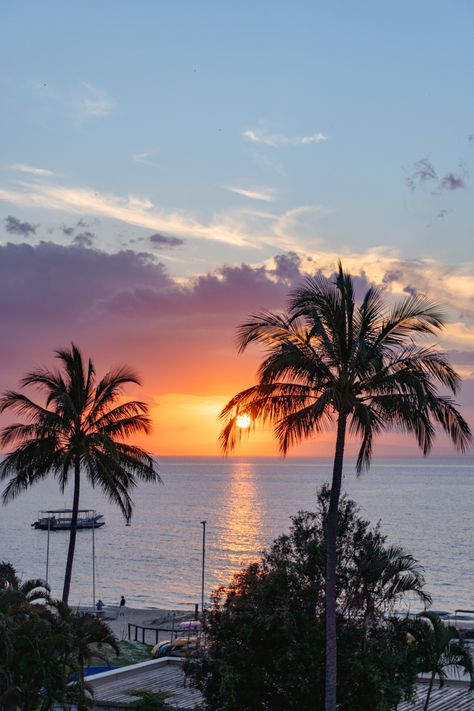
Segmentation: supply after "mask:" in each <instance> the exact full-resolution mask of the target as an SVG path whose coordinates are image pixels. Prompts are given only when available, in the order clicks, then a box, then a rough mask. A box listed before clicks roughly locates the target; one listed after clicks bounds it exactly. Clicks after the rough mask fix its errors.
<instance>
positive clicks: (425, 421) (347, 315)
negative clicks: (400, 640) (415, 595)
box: [221, 264, 471, 711]
mask: <svg viewBox="0 0 474 711" xmlns="http://www.w3.org/2000/svg"><path fill="white" fill-rule="evenodd" d="M442 326H443V315H442V313H441V311H440V309H439V307H438V306H437V305H436V304H434V303H432V302H430V301H429V300H428V299H426V298H425V297H423V296H410V297H407V298H406V299H404V300H402V301H401V302H400V303H398V304H396V305H395V306H394V307H393V308H392V309H390V310H386V308H385V307H384V303H383V300H382V296H381V293H380V292H379V291H378V290H377V289H375V288H370V289H369V290H368V291H367V293H366V294H365V296H364V298H363V299H362V302H361V303H360V305H357V304H356V302H355V297H354V283H353V280H352V278H351V276H350V275H349V274H347V273H345V272H344V270H343V268H342V265H341V264H339V270H338V273H337V275H336V277H335V280H334V281H331V280H330V279H326V278H324V277H323V276H321V275H317V276H315V277H314V278H307V279H306V281H305V283H304V284H303V286H302V287H301V288H299V289H297V290H296V291H295V293H294V294H293V295H292V297H291V300H290V305H289V311H288V313H287V314H276V313H271V312H263V313H260V314H257V315H254V316H252V317H251V320H250V321H248V322H247V323H244V324H243V325H242V326H240V328H239V332H238V333H239V336H238V337H239V345H240V350H241V351H243V350H245V349H246V348H247V346H248V345H250V344H251V343H258V344H260V345H261V346H263V348H264V358H263V361H262V363H261V365H260V369H259V371H258V382H257V384H256V385H254V386H252V387H250V388H248V389H246V390H243V391H241V392H239V393H238V394H237V395H235V396H234V397H233V398H232V399H231V400H230V401H229V402H228V403H227V405H226V406H225V407H224V409H223V410H222V412H221V418H222V419H223V421H224V427H223V430H222V433H221V444H222V447H223V450H224V451H229V450H231V449H232V448H233V447H234V446H235V444H236V443H237V441H238V440H239V439H240V438H241V437H242V436H243V435H244V434H245V433H246V432H248V431H249V429H252V427H251V428H248V429H245V428H242V427H239V424H241V419H240V416H241V415H243V414H246V415H248V416H250V418H251V422H252V423H253V426H255V422H257V421H260V422H262V423H263V424H265V423H267V422H268V423H271V424H272V425H273V426H274V433H275V436H276V438H277V440H278V442H279V446H280V450H281V452H282V454H283V455H285V454H286V453H287V451H288V449H289V447H290V446H292V445H294V444H298V443H299V442H301V441H302V440H304V439H308V438H312V437H317V436H318V435H319V434H320V433H321V432H322V431H323V430H325V429H327V428H329V427H331V426H333V425H334V424H335V426H336V443H335V455H334V464H333V473H332V485H331V501H330V505H329V512H328V517H327V524H326V539H327V546H326V579H325V595H326V659H325V662H326V664H325V693H326V705H325V709H326V711H335V710H336V683H337V637H336V527H337V511H338V504H339V497H340V492H341V481H342V470H343V461H344V447H345V442H346V434H347V432H348V431H349V432H351V433H352V434H353V435H355V436H356V437H359V438H360V439H361V446H360V449H359V454H358V458H357V471H358V472H360V471H361V470H362V469H364V468H367V467H368V466H369V464H370V461H371V458H372V449H373V441H374V438H375V437H376V436H377V435H380V434H381V433H382V432H384V431H385V430H387V429H398V430H401V431H402V432H407V433H410V434H413V435H414V436H415V437H416V440H417V442H418V444H419V446H420V448H421V450H422V451H423V454H425V455H426V454H428V453H429V451H430V450H431V447H432V443H433V439H434V436H435V433H436V430H437V429H442V430H444V431H445V432H446V433H447V435H448V437H450V439H451V440H452V441H453V442H454V444H455V445H456V446H457V447H458V449H459V450H460V451H464V450H465V448H466V446H467V445H468V443H469V442H470V440H471V433H470V430H469V427H468V425H467V423H466V422H465V420H464V419H463V418H462V417H461V415H460V413H459V412H458V410H457V409H456V406H455V403H454V402H453V400H452V398H451V397H449V396H445V395H442V394H441V393H440V388H445V389H446V390H447V391H449V392H451V393H453V394H455V393H456V391H457V389H458V387H459V383H460V379H459V376H458V375H457V374H456V372H455V371H454V370H453V368H452V367H451V366H450V365H449V363H448V361H447V358H446V356H445V354H443V353H441V352H439V351H438V350H436V349H435V348H434V347H430V346H423V345H419V344H417V343H416V342H415V340H414V339H415V338H416V337H417V336H430V335H433V334H435V333H436V332H438V331H439V330H440V329H441V328H442Z"/></svg>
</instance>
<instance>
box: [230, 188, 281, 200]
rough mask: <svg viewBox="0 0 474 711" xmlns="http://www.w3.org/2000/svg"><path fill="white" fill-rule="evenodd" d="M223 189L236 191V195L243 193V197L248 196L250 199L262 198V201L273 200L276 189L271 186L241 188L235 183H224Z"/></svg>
mask: <svg viewBox="0 0 474 711" xmlns="http://www.w3.org/2000/svg"><path fill="white" fill-rule="evenodd" d="M223 187H224V189H225V190H229V191H230V192H231V193H236V194H237V195H243V197H246V198H250V199H251V200H263V201H264V202H273V200H274V199H275V193H276V191H275V190H274V189H273V188H258V189H254V188H242V187H238V186H237V185H224V186H223Z"/></svg>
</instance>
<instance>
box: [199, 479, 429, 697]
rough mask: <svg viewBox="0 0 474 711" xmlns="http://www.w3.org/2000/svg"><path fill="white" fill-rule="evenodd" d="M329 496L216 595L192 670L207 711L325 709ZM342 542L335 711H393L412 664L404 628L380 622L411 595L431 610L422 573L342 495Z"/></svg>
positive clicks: (407, 687)
mask: <svg viewBox="0 0 474 711" xmlns="http://www.w3.org/2000/svg"><path fill="white" fill-rule="evenodd" d="M329 497H330V492H329V489H328V487H327V486H325V487H323V488H322V489H321V491H320V492H319V495H318V506H317V510H316V512H315V513H309V512H300V513H299V514H298V515H297V516H295V517H294V518H293V519H292V526H291V528H290V532H289V534H288V535H284V536H280V537H279V538H278V539H276V541H274V543H273V545H272V546H271V548H270V550H269V551H268V552H266V553H265V554H264V555H263V558H262V559H261V560H260V561H259V562H256V563H254V564H252V565H251V566H249V567H248V568H246V569H244V570H242V571H241V572H239V573H238V574H237V575H236V576H235V577H234V579H233V580H232V582H231V584H230V585H229V586H228V587H227V588H221V589H219V590H218V591H216V593H215V595H214V607H213V611H212V612H211V615H210V619H209V629H208V632H209V635H210V640H211V642H210V645H209V649H208V651H207V653H204V654H203V653H202V652H201V653H198V654H197V655H195V657H194V658H193V659H192V660H191V661H190V662H188V665H189V672H190V673H191V674H192V675H194V676H195V677H196V679H197V681H198V684H199V685H200V687H201V689H202V690H203V693H204V695H205V699H206V702H207V704H208V708H209V711H217V710H218V709H219V710H220V711H237V709H239V710H241V711H251V710H252V711H255V710H256V709H262V710H268V711H274V710H275V711H277V710H281V711H283V710H286V711H293V709H294V710H295V711H296V709H298V710H301V709H306V708H312V709H314V711H317V710H318V709H323V708H324V693H323V692H324V654H325V648H324V638H325V628H324V574H325V535H324V530H325V519H326V516H327V507H328V499H329ZM338 534H339V535H338V548H337V560H338V564H337V601H338V611H339V612H338V620H337V623H338V639H339V645H338V664H339V668H340V675H339V682H338V698H339V701H338V703H339V708H340V709H341V711H346V710H347V711H349V709H351V710H352V711H363V710H364V711H366V709H368V708H370V709H371V711H388V710H389V709H391V708H393V707H394V705H395V704H396V703H398V702H399V701H400V700H401V699H402V698H405V697H409V695H410V693H411V689H412V685H413V681H414V677H415V674H416V659H415V656H414V651H413V648H411V647H410V646H409V645H407V643H406V636H405V628H404V626H403V624H402V623H401V622H399V621H398V620H397V619H393V620H387V619H386V618H385V617H384V613H386V612H387V611H389V610H391V609H393V606H394V605H395V604H397V603H398V602H400V600H401V599H402V598H403V597H404V596H405V595H406V594H409V593H410V594H414V595H415V596H416V597H418V598H419V599H420V600H421V601H423V602H425V601H429V596H428V595H427V594H426V593H425V592H424V591H423V584H424V579H423V575H422V569H421V567H420V566H419V565H418V564H417V563H416V561H415V560H414V559H413V558H412V556H410V555H408V554H406V553H405V552H404V551H402V550H401V549H395V548H393V547H390V546H387V545H386V540H385V537H384V536H383V535H382V534H381V532H380V529H379V527H378V526H376V527H371V526H370V525H369V523H368V522H367V521H365V520H363V519H362V518H361V517H360V516H359V513H358V509H357V507H356V505H355V503H354V502H353V501H351V500H350V499H348V498H347V497H345V496H344V497H342V499H341V505H340V510H339V517H338ZM369 551H370V553H371V555H372V556H373V558H372V561H373V568H374V571H377V573H376V575H374V577H373V578H372V577H371V575H369V573H368V570H367V566H366V565H364V566H362V565H361V564H360V561H367V559H368V556H369ZM384 564H385V565H386V568H387V569H386V570H385V569H384ZM374 580H375V581H376V582H374ZM367 613H368V614H367Z"/></svg>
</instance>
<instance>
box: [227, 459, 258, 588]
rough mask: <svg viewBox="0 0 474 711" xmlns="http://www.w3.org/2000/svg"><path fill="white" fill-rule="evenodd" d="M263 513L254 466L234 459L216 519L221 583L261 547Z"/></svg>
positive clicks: (251, 559)
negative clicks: (224, 496)
mask: <svg viewBox="0 0 474 711" xmlns="http://www.w3.org/2000/svg"><path fill="white" fill-rule="evenodd" d="M263 515H264V510H263V504H262V496H261V492H260V491H259V483H258V478H257V473H256V470H255V466H254V465H253V464H252V463H247V462H245V463H241V462H239V463H236V464H235V466H234V467H233V468H232V472H231V474H230V478H229V486H228V492H227V496H226V498H225V500H224V502H223V505H222V508H221V509H220V511H219V518H218V519H217V522H216V524H217V525H216V532H217V539H216V546H215V564H216V567H217V568H218V569H219V573H220V577H221V578H222V572H223V571H224V579H223V580H222V582H223V583H224V584H227V583H228V582H230V579H231V577H232V575H233V574H234V573H236V572H237V571H238V570H239V569H240V567H241V565H242V564H244V565H245V564H248V563H250V562H252V561H254V560H255V559H256V555H255V551H256V550H260V549H261V548H262V547H263V530H262V528H263V527H262V522H263ZM216 573H217V570H216Z"/></svg>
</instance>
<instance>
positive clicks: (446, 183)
mask: <svg viewBox="0 0 474 711" xmlns="http://www.w3.org/2000/svg"><path fill="white" fill-rule="evenodd" d="M465 187H466V182H465V179H464V175H460V174H459V173H458V174H456V173H447V174H446V175H445V176H444V178H443V179H442V180H441V182H440V184H439V189H440V190H462V189H463V188H465Z"/></svg>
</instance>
